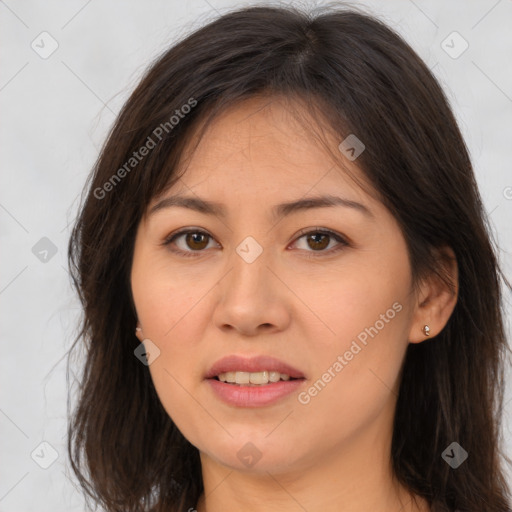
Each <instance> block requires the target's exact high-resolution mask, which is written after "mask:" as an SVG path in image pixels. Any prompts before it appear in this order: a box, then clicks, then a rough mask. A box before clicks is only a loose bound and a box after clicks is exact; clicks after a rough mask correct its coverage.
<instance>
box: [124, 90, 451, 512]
mask: <svg viewBox="0 0 512 512" xmlns="http://www.w3.org/2000/svg"><path fill="white" fill-rule="evenodd" d="M311 123H313V121H311ZM328 140H329V144H332V147H333V148H334V150H336V148H337V146H338V144H339V143H340V142H341V141H339V140H336V139H335V138H334V137H332V136H330V138H329V139H328ZM189 156H190V157H189V158H188V159H187V168H186V172H185V174H184V175H183V176H182V177H181V179H180V180H179V181H178V182H177V183H175V184H174V185H173V186H172V188H170V189H168V190H167V191H166V192H165V194H164V197H165V196H168V195H171V194H175V193H178V192H179V193H183V194H186V195H190V196H193V197H197V196H199V197H201V198H203V199H208V200H212V201H217V202H219V203H222V204H223V205H224V206H225V208H226V217H225V218H222V217H219V216H216V215H206V214H204V213H200V212H196V211H192V210H188V209H185V208H182V207H169V208H165V209H161V210H159V211H157V212H155V213H153V214H152V215H146V216H145V217H144V218H143V219H142V221H141V223H140V225H139V228H138V232H137V236H136V242H135V249H134V257H133V266H132V273H131V284H132V291H133V297H134V302H135V306H136V310H137V315H138V324H137V326H138V327H139V330H138V331H137V336H138V338H139V339H140V341H143V340H147V339H149V340H151V342H152V343H154V344H155V345H156V346H157V347H158V348H159V350H160V355H159V356H158V357H157V358H156V359H155V360H154V361H153V362H152V363H151V364H150V366H149V369H150V372H151V377H152V380H153V382H154V385H155V389H156V391H157V393H158V396H159V398H160V400H161V402H162V404H163V407H164V408H165V410H166V411H167V412H168V414H169V415H170V417H171V418H172V419H173V421H174V422H175V424H176V425H177V426H178V428H179V429H180V431H181V432H182V433H183V434H184V436H185V437H186V438H187V439H188V440H189V441H190V442H191V443H192V444H193V445H194V446H196V447H197V448H198V450H199V451H200V457H201V464H202V473H203V481H204V486H205V493H204V494H203V495H202V496H201V497H200V499H199V502H198V504H197V505H196V507H197V510H198V511H199V512H204V511H208V512H217V511H223V512H224V511H226V510H244V511H247V512H252V511H261V510H265V511H267V512H273V511H276V512H277V511H279V512H287V511H300V510H308V511H310V512H313V511H322V512H331V511H332V512H334V511H336V512H340V511H341V512H349V511H350V512H363V511H364V512H366V511H368V510H372V511H374V512H399V511H400V512H406V511H418V510H420V511H427V510H430V509H429V508H428V506H427V503H426V501H424V500H422V499H419V498H418V500H417V506H416V505H415V504H414V502H412V501H411V495H410V494H409V493H408V492H407V491H406V490H405V489H404V488H402V487H401V486H400V485H398V483H397V482H396V480H395V479H394V477H393V472H392V469H391V462H390V461H391V457H390V449H391V436H392V422H393V415H394V411H395V405H396V399H397V392H398V386H399V382H400V370H401V367H402V362H403V359H404V355H405V351H406V348H407V346H408V343H420V342H423V341H425V340H426V339H427V338H426V336H425V335H424V334H423V332H422V327H423V326H424V325H425V324H428V325H429V326H430V338H432V337H434V336H435V335H436V334H438V333H439V332H440V331H441V330H442V328H443V327H444V326H445V324H446V322H447V320H448V318H449V316H450V315H451V313H452V311H453V308H454V306H455V303H456V300H457V299H456V293H455V295H454V294H452V293H450V292H449V290H448V289H447V288H446V287H445V286H444V285H443V284H442V283H440V282H438V281H437V280H435V279H434V278H431V279H425V280H424V281H422V282H421V283H420V286H419V288H418V290H417V292H413V288H412V278H411V268H410V264H409V259H408V253H407V248H406V244H405V240H404V238H403V235H402V233H401V230H400V229H399V226H398V224H397V222H396V220H395V218H394V217H393V215H392V214H391V213H390V212H389V211H388V210H387V209H386V208H385V207H384V206H383V205H382V203H380V202H379V201H378V200H376V199H375V198H374V197H373V196H372V195H370V194H368V193H367V192H365V191H364V190H362V189H361V188H360V187H358V186H357V185H356V184H355V183H354V181H353V180H351V179H349V178H348V177H347V175H346V172H344V170H343V168H342V166H341V165H340V161H338V162H337V164H336V165H335V162H333V160H332V158H331V157H330V156H329V154H328V152H326V150H325V148H323V147H322V146H321V145H320V144H319V143H318V141H316V140H315V139H314V138H313V137H312V136H311V133H310V132H308V131H306V130H305V129H304V128H303V127H302V126H301V125H299V124H298V123H297V121H296V120H295V119H294V118H293V117H292V116H291V115H290V113H289V111H288V110H287V108H286V106H285V104H284V103H282V102H281V101H279V100H278V99H276V98H274V99H273V100H272V101H270V102H269V100H268V98H267V99H266V100H263V99H262V98H258V99H257V98H253V99H251V100H246V101H245V102H243V103H241V104H239V105H237V106H236V107H233V108H231V109H229V110H226V111H223V113H222V115H221V116H220V117H218V118H217V119H216V121H215V122H214V124H213V125H211V126H210V127H209V129H208V132H207V133H206V136H205V137H204V138H203V139H202V142H201V143H200V145H199V147H198V148H197V150H196V152H195V153H193V154H191V155H189ZM340 157H341V159H342V160H341V162H342V164H343V165H344V166H346V167H347V168H349V169H350V170H351V171H352V172H354V173H355V174H356V175H357V176H358V177H360V178H361V179H363V178H364V175H363V174H362V172H361V171H360V170H359V169H358V167H357V160H355V161H354V162H350V161H348V160H346V159H344V157H343V156H341V153H340ZM343 160H344V161H343ZM319 194H331V195H336V196H341V197H344V198H348V199H350V200H353V201H357V202H359V203H361V204H363V205H364V206H366V207H367V208H368V210H370V212H371V213H372V215H373V216H367V215H364V214H363V213H361V212H360V211H358V210H356V209H352V208H347V207H343V206H334V207H327V208H315V209H310V210H303V211H299V212H296V213H293V214H291V215H289V216H288V217H284V218H282V219H281V220H280V221H279V222H277V220H276V219H274V218H272V216H271V208H272V206H274V205H275V204H278V203H282V202H287V201H293V200H297V199H301V198H304V197H306V196H307V197H311V196H315V195H319ZM158 199H161V198H155V200H154V201H153V202H152V203H151V205H150V207H151V206H152V205H154V204H155V203H156V202H157V200H158ZM148 211H149V208H148ZM188 227H190V228H200V230H201V231H205V232H207V233H208V234H209V235H211V237H212V238H208V237H206V239H205V241H204V242H203V243H202V245H201V243H198V242H196V243H195V244H194V240H192V241H191V240H190V239H189V240H188V244H187V238H186V235H184V236H181V237H180V238H179V239H177V240H175V241H174V244H171V245H170V246H169V245H168V246H164V245H162V242H163V241H164V240H165V239H166V237H168V235H170V234H172V233H173V232H175V231H177V230H179V229H182V228H188ZM319 227H321V228H322V229H326V230H329V231H333V232H334V233H338V234H340V235H341V236H342V237H344V238H346V239H347V241H348V242H349V245H347V246H342V247H341V250H340V251H338V252H335V253H334V252H332V251H333V250H334V249H335V248H337V247H339V242H337V241H336V239H334V238H332V237H331V238H328V239H327V242H325V243H324V245H322V247H321V249H319V250H318V249H316V247H318V245H315V243H314V242H315V240H314V239H313V240H311V238H312V237H311V236H309V237H308V236H304V234H299V235H298V233H299V231H300V230H301V229H305V228H308V229H307V231H308V232H309V231H313V232H314V233H315V228H316V229H317V230H318V228H319ZM309 228H310V229H309ZM248 236H252V237H253V238H254V239H255V240H256V241H257V242H258V244H259V245H260V246H261V247H262V249H263V252H262V253H261V255H260V256H259V257H258V258H257V259H256V260H255V261H254V262H253V263H250V264H249V263H247V262H246V261H245V260H244V259H242V258H241V257H240V256H239V255H238V253H237V252H236V248H237V246H238V245H239V244H240V243H241V242H242V241H243V240H244V239H245V238H246V237H248ZM308 239H309V242H308ZM317 240H318V238H317ZM200 242H201V239H200ZM317 243H318V242H317ZM171 247H173V248H176V249H181V250H183V251H188V252H194V249H195V248H197V247H200V251H202V252H200V251H198V250H196V251H195V253H194V254H195V256H194V257H185V256H182V255H179V254H176V253H173V252H172V251H171ZM203 247H205V248H203ZM315 249H316V250H315ZM447 251H448V252H449V249H447ZM308 255H310V256H312V257H311V258H307V256H308ZM451 255H452V256H453V253H451ZM315 256H316V257H315ZM449 271H450V272H451V275H452V276H453V278H454V282H456V281H457V268H456V263H455V262H454V263H453V264H452V266H451V267H450V268H449ZM395 303H399V304H400V305H401V306H402V308H401V310H400V312H397V313H396V315H395V316H394V318H393V319H391V320H389V321H388V322H386V323H385V325H384V327H383V328H382V329H380V330H379V331H378V334H377V335H374V337H373V338H371V337H369V338H368V342H367V344H366V345H361V344H359V345H361V346H362V350H361V351H359V352H358V353H357V355H355V356H354V357H353V359H352V360H350V361H349V362H348V364H346V366H344V367H343V369H342V371H339V372H338V373H337V374H336V376H335V377H334V378H332V379H331V381H330V382H329V383H328V384H327V385H326V386H325V387H324V388H323V389H322V390H321V392H319V393H317V395H316V396H313V397H311V399H310V401H309V402H308V403H307V404H304V403H300V402H299V400H298V393H292V394H291V395H288V396H287V397H286V398H284V399H281V400H280V401H279V402H277V403H275V404H273V405H269V406H265V407H260V408H241V407H234V406H231V405H227V404H225V403H223V402H221V401H220V400H219V399H218V398H217V397H216V395H215V394H214V393H213V391H212V390H211V389H210V385H209V384H208V382H206V381H205V380H204V375H205V373H206V372H207V370H208V369H209V368H210V366H211V365H212V364H213V363H214V362H215V361H217V360H218V359H220V358H221V357H223V356H226V355H230V354H239V355H256V354H265V355H271V356H274V357H276V358H279V359H281V360H283V361H286V362H287V363H289V364H291V365H292V366H294V367H296V368H298V369H299V370H301V371H302V372H303V373H304V375H306V380H305V381H304V382H303V384H302V385H301V388H299V392H300V391H304V390H308V389H309V388H310V387H311V386H312V384H313V383H314V382H315V381H317V380H318V379H319V378H321V376H322V374H324V373H325V372H326V371H327V369H328V368H332V367H333V363H334V362H335V361H336V360H337V357H338V356H339V355H343V354H344V353H345V352H346V351H347V350H348V349H349V348H350V346H351V343H352V341H353V340H355V339H356V337H357V336H358V334H360V333H361V332H362V331H364V329H365V328H367V327H370V326H375V325H376V321H377V320H379V319H380V318H382V317H381V315H382V314H386V311H388V310H389V309H390V308H392V305H393V304H395ZM386 318H387V317H386ZM146 343H147V342H146ZM248 442H251V443H252V444H253V445H255V446H256V448H257V450H258V451H259V453H260V454H261V458H260V460H259V461H258V462H257V463H256V464H254V465H253V466H252V467H248V466H246V465H245V464H244V463H242V462H241V460H240V459H239V458H238V457H237V452H238V451H239V450H240V449H241V448H242V447H243V446H244V445H246V443H248ZM205 496H206V498H205Z"/></svg>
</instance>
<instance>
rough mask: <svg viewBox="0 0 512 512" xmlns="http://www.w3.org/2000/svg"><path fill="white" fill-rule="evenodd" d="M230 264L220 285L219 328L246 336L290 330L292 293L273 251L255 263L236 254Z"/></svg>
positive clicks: (216, 312) (214, 317)
mask: <svg viewBox="0 0 512 512" xmlns="http://www.w3.org/2000/svg"><path fill="white" fill-rule="evenodd" d="M274 263H275V262H274ZM229 265H230V270H229V272H228V273H227V274H226V275H225V276H224V278H222V279H221V280H220V281H219V284H218V286H219V295H218V301H217V303H216V306H215V311H214V314H213V321H214V323H215V325H216V326H217V327H218V328H219V329H221V330H222V331H225V332H229V331H236V332H238V333H239V334H243V335H245V336H257V335H258V334H260V333H267V334H269V333H272V332H279V331H282V330H284V329H286V328H287V327H288V325H289V324H290V317H291V304H290V303H289V302H288V301H289V300H290V292H289V290H288V289H287V288H286V286H285V285H284V284H283V282H282V281H281V280H280V279H279V278H278V277H277V276H278V274H279V269H278V268H277V267H278V266H277V265H275V264H273V261H272V258H271V255H270V251H266V250H263V252H262V253H261V254H260V255H259V256H258V257H257V258H256V259H255V260H254V261H252V262H251V263H249V262H248V261H246V260H245V259H244V258H243V257H241V256H240V255H239V254H238V253H236V252H234V254H233V255H232V257H231V258H230V261H229Z"/></svg>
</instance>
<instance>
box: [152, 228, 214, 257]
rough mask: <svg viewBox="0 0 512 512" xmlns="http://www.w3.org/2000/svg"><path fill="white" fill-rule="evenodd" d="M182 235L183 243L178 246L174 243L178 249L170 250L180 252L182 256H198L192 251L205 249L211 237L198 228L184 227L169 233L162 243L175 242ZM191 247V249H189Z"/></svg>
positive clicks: (198, 251)
mask: <svg viewBox="0 0 512 512" xmlns="http://www.w3.org/2000/svg"><path fill="white" fill-rule="evenodd" d="M182 237H184V238H183V239H182V243H184V244H185V245H184V246H183V245H182V247H181V248H180V246H179V244H177V243H176V245H177V246H178V249H175V248H172V247H171V251H172V252H175V253H177V254H180V255H182V256H192V257H194V256H199V254H194V253H200V252H202V250H203V249H206V248H207V246H208V239H209V238H210V239H212V237H211V236H210V235H209V234H208V233H206V232H204V231H201V230H199V229H186V230H182V231H179V232H178V233H173V234H171V235H169V236H168V237H167V238H166V239H165V240H164V242H163V243H162V245H166V246H167V245H171V244H173V243H175V241H176V240H180V239H181V238H182ZM189 249H191V250H189Z"/></svg>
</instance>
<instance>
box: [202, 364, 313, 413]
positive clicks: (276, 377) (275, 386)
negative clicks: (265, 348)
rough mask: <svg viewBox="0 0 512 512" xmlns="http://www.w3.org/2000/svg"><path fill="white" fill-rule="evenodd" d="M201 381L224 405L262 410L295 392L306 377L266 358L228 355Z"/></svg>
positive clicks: (289, 366) (296, 370)
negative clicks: (204, 382) (261, 408)
mask: <svg viewBox="0 0 512 512" xmlns="http://www.w3.org/2000/svg"><path fill="white" fill-rule="evenodd" d="M205 380H206V381H207V382H208V383H209V384H210V387H211V389H212V390H213V392H214V394H215V396H216V397H217V398H219V399H220V400H222V401H223V402H224V403H227V404H229V405H231V406H235V407H265V406H269V405H272V404H275V403H277V402H279V401H281V400H282V399H284V398H285V397H286V396H290V395H291V394H292V393H293V392H294V391H296V390H298V389H299V388H300V387H301V386H302V385H303V383H304V382H305V381H306V376H305V375H304V374H303V373H302V372H301V371H300V370H298V369H297V368H294V367H293V366H291V365H290V364H288V363H285V362H283V361H280V360H279V359H275V358H273V357H270V356H253V357H249V358H248V357H242V356H237V355H231V356H228V357H224V358H222V359H219V360H218V361H217V362H216V363H214V364H213V365H212V367H211V368H210V370H209V371H208V372H207V373H206V375H205Z"/></svg>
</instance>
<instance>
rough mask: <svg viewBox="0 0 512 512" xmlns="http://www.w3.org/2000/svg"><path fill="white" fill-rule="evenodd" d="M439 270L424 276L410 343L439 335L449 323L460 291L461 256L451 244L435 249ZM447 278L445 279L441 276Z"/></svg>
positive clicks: (418, 296) (410, 334) (419, 291)
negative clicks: (459, 269) (459, 271)
mask: <svg viewBox="0 0 512 512" xmlns="http://www.w3.org/2000/svg"><path fill="white" fill-rule="evenodd" d="M435 256H436V260H437V268H438V273H432V274H431V275H429V276H428V277H426V278H424V279H423V280H422V281H421V283H420V285H419V288H418V292H417V299H416V306H415V311H414V315H413V321H412V324H411V330H410V332H409V338H408V339H409V343H421V342H422V341H425V340H428V339H429V338H433V337H434V336H437V335H438V334H439V333H440V332H441V331H442V330H443V328H444V326H445V325H446V324H447V322H448V320H449V318H450V316H451V314H452V313H453V310H454V308H455V304H456V303H457V297H458V292H459V274H458V266H457V258H456V257H455V253H454V252H453V250H452V248H451V247H442V248H438V249H436V250H435ZM438 274H440V275H441V276H444V277H445V280H447V281H448V283H447V282H445V280H443V279H441V277H440V276H439V275H438ZM425 325H428V326H429V328H430V335H429V336H426V335H425V333H424V332H423V326H425Z"/></svg>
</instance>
